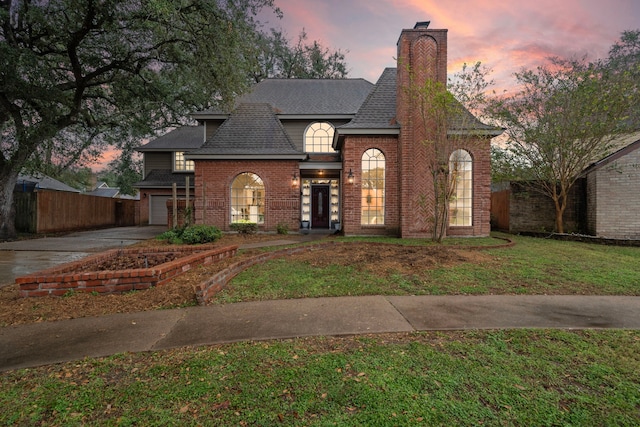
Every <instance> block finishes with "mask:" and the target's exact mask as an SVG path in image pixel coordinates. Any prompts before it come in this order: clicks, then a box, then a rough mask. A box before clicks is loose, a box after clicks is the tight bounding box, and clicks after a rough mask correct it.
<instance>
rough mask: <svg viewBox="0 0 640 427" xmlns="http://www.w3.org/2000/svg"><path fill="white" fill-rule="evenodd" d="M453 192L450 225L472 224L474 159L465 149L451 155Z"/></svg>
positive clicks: (450, 167)
mask: <svg viewBox="0 0 640 427" xmlns="http://www.w3.org/2000/svg"><path fill="white" fill-rule="evenodd" d="M449 172H450V174H451V176H450V177H451V180H452V190H453V191H452V193H451V200H450V202H449V225H451V226H462V227H464V226H471V225H472V220H473V216H472V214H473V161H472V160H471V155H470V154H469V152H468V151H465V150H456V151H454V152H453V153H451V156H450V157H449Z"/></svg>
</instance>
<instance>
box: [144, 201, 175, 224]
mask: <svg viewBox="0 0 640 427" xmlns="http://www.w3.org/2000/svg"><path fill="white" fill-rule="evenodd" d="M170 198H171V196H151V197H150V200H149V224H150V225H167V200H169V199H170Z"/></svg>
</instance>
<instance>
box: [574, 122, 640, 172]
mask: <svg viewBox="0 0 640 427" xmlns="http://www.w3.org/2000/svg"><path fill="white" fill-rule="evenodd" d="M638 144H640V131H634V132H630V133H624V134H620V135H616V136H614V137H612V138H611V140H610V141H609V147H608V150H607V152H606V153H605V156H603V157H601V158H599V159H595V160H594V162H593V163H592V164H591V165H590V166H589V167H587V169H585V170H584V172H583V173H590V172H592V171H594V170H597V169H600V168H601V167H603V166H605V165H607V164H609V163H610V162H612V161H613V160H616V159H618V158H620V156H622V155H624V154H625V153H626V152H627V151H628V150H633V149H634V146H637V145H638Z"/></svg>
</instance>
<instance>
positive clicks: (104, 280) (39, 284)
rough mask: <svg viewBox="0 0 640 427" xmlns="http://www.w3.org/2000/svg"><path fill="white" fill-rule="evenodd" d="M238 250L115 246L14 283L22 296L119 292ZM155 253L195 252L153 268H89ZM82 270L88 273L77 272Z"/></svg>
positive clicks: (148, 284) (161, 280) (155, 282)
mask: <svg viewBox="0 0 640 427" xmlns="http://www.w3.org/2000/svg"><path fill="white" fill-rule="evenodd" d="M237 252H238V246H228V247H223V248H215V247H213V246H177V247H172V248H171V249H170V250H167V248H166V247H157V248H135V249H112V250H110V251H107V252H103V253H100V254H97V255H93V256H89V257H86V258H83V259H81V260H79V261H74V262H70V263H67V264H63V265H61V266H57V267H53V268H49V269H46V270H42V271H38V272H35V273H32V274H29V275H26V276H20V277H17V278H16V280H15V283H17V284H18V285H19V287H20V296H21V297H40V296H49V295H52V296H62V295H64V294H66V293H67V292H70V291H73V292H97V293H99V294H114V293H115V294H118V293H124V292H129V291H133V290H141V289H149V288H150V287H153V286H160V285H163V284H164V283H166V282H167V281H169V280H171V279H173V278H174V277H176V276H179V275H180V274H183V273H185V272H187V271H189V270H190V269H191V268H194V267H197V266H199V265H206V264H210V263H212V262H216V261H220V260H222V259H225V258H229V257H233V256H235V255H236V253H237ZM152 253H154V254H161V253H192V255H186V256H182V257H180V258H177V259H175V260H173V261H170V262H166V263H164V264H159V265H156V266H154V267H150V268H138V269H127V270H114V271H89V272H87V271H86V270H87V268H91V266H92V265H98V264H99V263H101V262H103V261H107V260H109V259H111V258H114V257H116V256H119V255H139V254H152ZM79 270H83V271H85V272H78V271H79Z"/></svg>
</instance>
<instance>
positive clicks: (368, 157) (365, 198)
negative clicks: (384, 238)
mask: <svg viewBox="0 0 640 427" xmlns="http://www.w3.org/2000/svg"><path fill="white" fill-rule="evenodd" d="M384 189H385V157H384V154H383V153H382V151H380V150H378V149H377V148H370V149H368V150H367V151H365V152H364V154H363V155H362V203H361V204H362V216H361V224H362V225H371V224H384Z"/></svg>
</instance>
